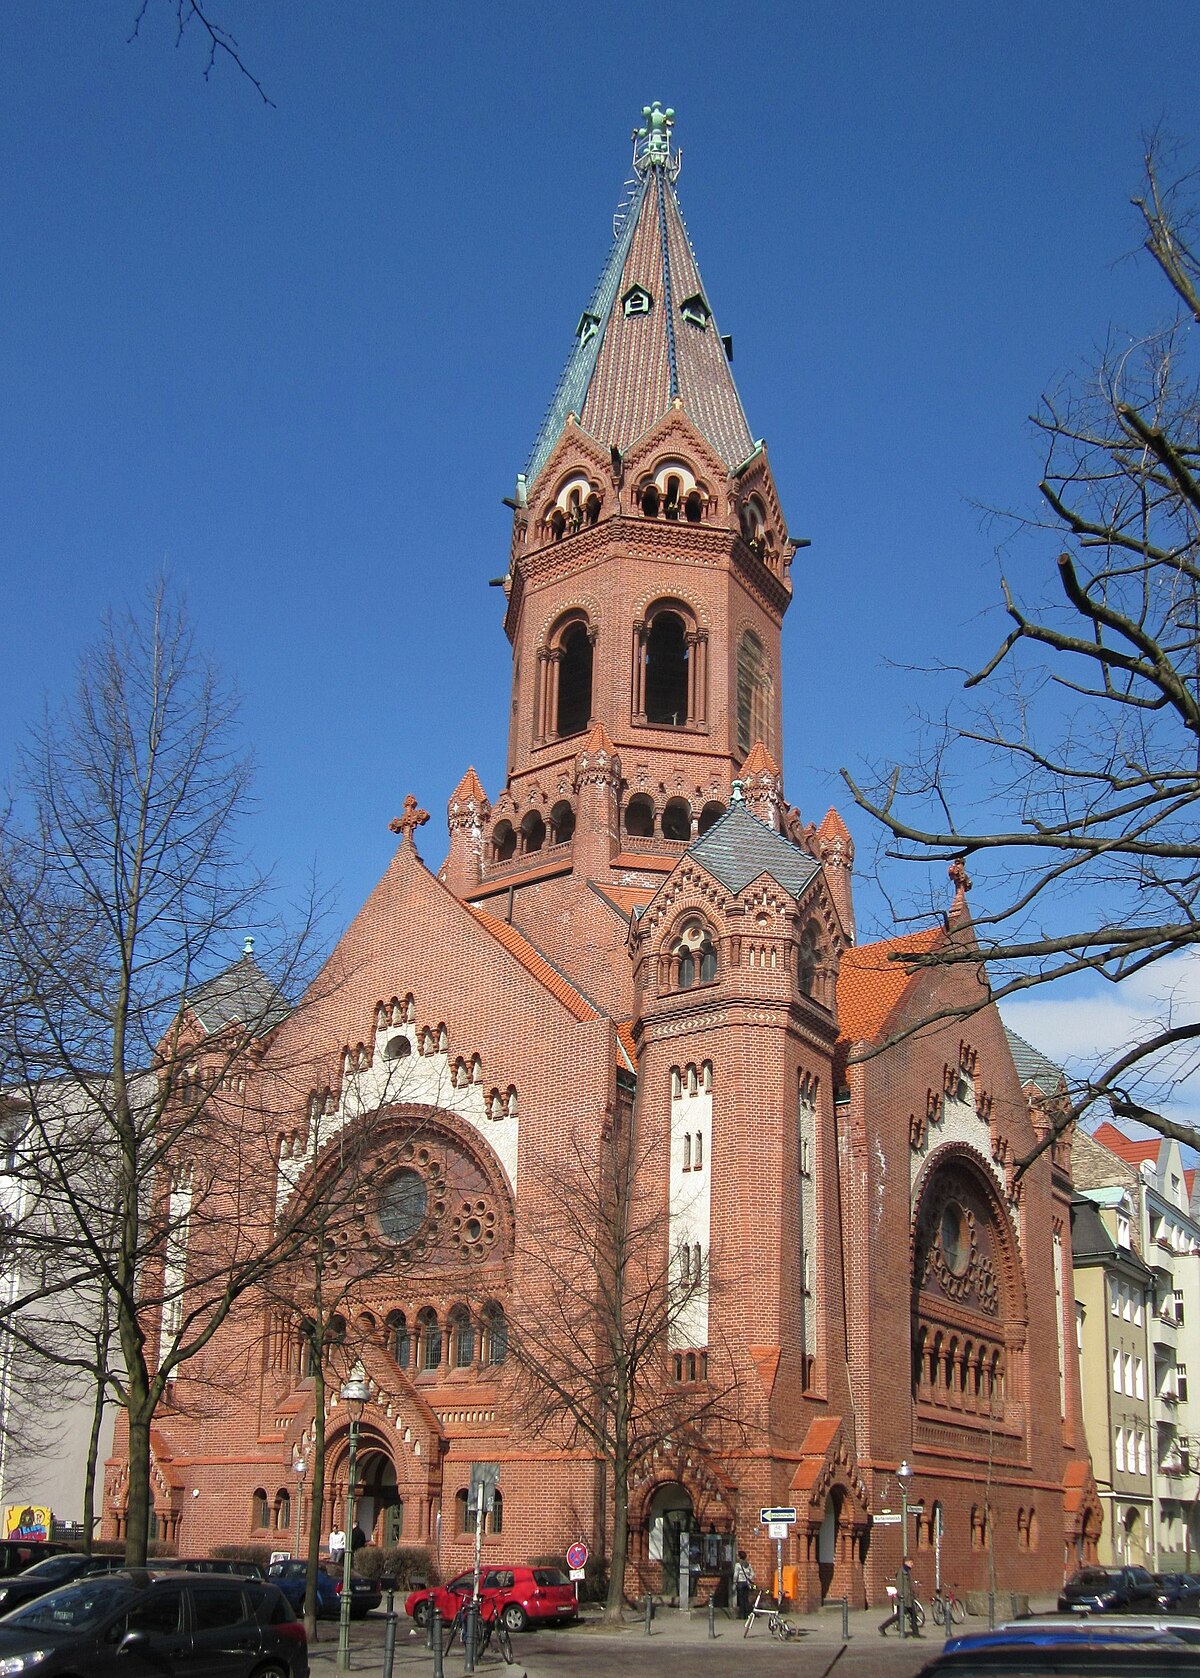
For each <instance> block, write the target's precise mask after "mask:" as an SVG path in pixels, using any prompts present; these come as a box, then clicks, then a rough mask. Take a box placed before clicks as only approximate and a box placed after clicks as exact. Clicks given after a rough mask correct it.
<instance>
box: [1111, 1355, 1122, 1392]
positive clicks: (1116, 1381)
mask: <svg viewBox="0 0 1200 1678" xmlns="http://www.w3.org/2000/svg"><path fill="white" fill-rule="evenodd" d="M1112 1375H1113V1391H1114V1392H1115V1393H1119V1392H1120V1390H1121V1354H1120V1352H1114V1353H1113V1355H1112Z"/></svg>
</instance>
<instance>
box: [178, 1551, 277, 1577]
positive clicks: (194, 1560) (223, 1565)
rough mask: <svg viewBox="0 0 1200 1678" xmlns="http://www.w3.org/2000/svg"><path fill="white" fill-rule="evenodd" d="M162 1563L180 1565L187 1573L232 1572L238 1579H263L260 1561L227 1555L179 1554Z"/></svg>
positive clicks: (264, 1572) (263, 1572)
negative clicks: (175, 1557)
mask: <svg viewBox="0 0 1200 1678" xmlns="http://www.w3.org/2000/svg"><path fill="white" fill-rule="evenodd" d="M164 1565H169V1566H171V1567H182V1568H183V1569H184V1570H185V1571H186V1572H188V1573H226V1574H228V1573H234V1574H236V1575H237V1577H238V1578H239V1579H265V1578H266V1576H267V1575H266V1571H265V1570H264V1568H263V1564H262V1563H261V1562H260V1561H234V1560H233V1559H232V1558H230V1557H227V1556H181V1557H180V1559H179V1560H178V1561H173V1562H170V1563H167V1564H164Z"/></svg>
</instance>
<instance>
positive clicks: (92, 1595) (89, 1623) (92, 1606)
mask: <svg viewBox="0 0 1200 1678" xmlns="http://www.w3.org/2000/svg"><path fill="white" fill-rule="evenodd" d="M136 1595H137V1587H136V1586H135V1585H134V1584H133V1583H132V1582H131V1581H130V1580H128V1579H116V1578H113V1576H112V1575H111V1574H102V1575H100V1576H99V1577H98V1578H95V1579H88V1580H86V1581H85V1582H84V1583H83V1584H81V1585H68V1586H67V1588H66V1589H65V1590H61V1591H51V1593H50V1595H49V1596H40V1597H38V1599H37V1601H36V1602H31V1603H30V1604H29V1605H28V1607H25V1608H18V1609H17V1611H16V1613H15V1614H10V1615H9V1616H8V1619H7V1621H6V1624H8V1625H9V1626H21V1627H22V1629H24V1630H26V1631H90V1630H91V1629H92V1627H93V1626H98V1625H99V1624H100V1622H101V1620H104V1619H107V1618H108V1616H109V1615H110V1614H112V1613H114V1612H115V1611H116V1610H117V1609H118V1608H121V1607H123V1605H124V1604H125V1603H127V1602H128V1601H129V1600H130V1598H131V1597H134V1596H136Z"/></svg>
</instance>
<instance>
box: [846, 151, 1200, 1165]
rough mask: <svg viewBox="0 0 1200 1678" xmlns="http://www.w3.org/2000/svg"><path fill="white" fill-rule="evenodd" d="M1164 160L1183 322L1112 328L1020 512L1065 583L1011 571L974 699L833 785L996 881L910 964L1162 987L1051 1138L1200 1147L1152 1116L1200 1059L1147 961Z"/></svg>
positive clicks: (1185, 304)
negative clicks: (1130, 1124)
mask: <svg viewBox="0 0 1200 1678" xmlns="http://www.w3.org/2000/svg"><path fill="white" fill-rule="evenodd" d="M1169 169H1170V165H1169V163H1168V164H1167V165H1166V166H1164V163H1163V151H1162V148H1161V146H1160V145H1158V144H1157V143H1155V144H1152V145H1151V147H1150V148H1149V150H1148V152H1147V155H1146V157H1145V189H1144V191H1143V193H1142V194H1141V195H1140V196H1139V197H1137V198H1135V199H1134V201H1133V202H1134V205H1135V207H1136V210H1137V213H1138V216H1139V218H1140V225H1141V230H1142V235H1143V240H1144V248H1145V250H1146V251H1148V252H1149V254H1150V256H1151V257H1152V258H1153V260H1154V262H1155V263H1156V264H1157V265H1158V268H1159V269H1160V271H1161V274H1162V276H1163V277H1164V278H1165V279H1166V282H1167V284H1168V286H1169V287H1170V293H1171V296H1170V303H1171V306H1172V308H1173V310H1174V318H1173V319H1172V320H1170V321H1169V322H1168V323H1167V324H1166V325H1165V326H1163V327H1161V328H1160V329H1158V330H1156V331H1154V332H1152V333H1150V334H1149V335H1146V336H1143V337H1141V338H1140V339H1138V340H1137V341H1135V342H1132V343H1130V342H1118V341H1117V340H1116V339H1115V338H1114V340H1113V341H1112V342H1111V343H1110V346H1109V348H1108V350H1107V352H1106V353H1105V354H1104V356H1103V358H1102V360H1101V362H1100V365H1099V366H1098V367H1097V368H1096V369H1095V370H1094V372H1093V373H1092V374H1091V375H1090V377H1088V378H1087V379H1086V381H1083V382H1082V383H1081V382H1074V383H1072V384H1070V385H1068V386H1067V387H1066V388H1064V390H1063V391H1062V392H1060V393H1056V394H1054V395H1051V396H1047V397H1046V398H1044V399H1043V403H1042V406H1041V409H1040V411H1039V412H1038V413H1037V414H1036V415H1035V416H1034V424H1035V426H1036V428H1037V431H1038V432H1039V433H1040V435H1041V436H1042V437H1043V438H1044V439H1045V447H1046V453H1045V465H1044V471H1043V476H1042V481H1041V484H1040V491H1041V497H1042V504H1043V511H1042V512H1041V513H1040V514H1038V515H1037V516H1036V517H1034V518H1031V519H1028V520H1023V521H1020V522H1021V523H1022V524H1023V525H1024V526H1025V529H1026V532H1027V533H1028V532H1030V531H1031V532H1032V533H1033V535H1034V537H1035V538H1039V537H1041V536H1042V535H1044V533H1046V532H1049V533H1051V534H1052V535H1053V536H1054V537H1055V538H1056V539H1057V540H1059V541H1061V539H1062V538H1063V537H1064V536H1065V537H1066V539H1067V547H1066V550H1065V551H1063V552H1061V553H1060V554H1059V557H1058V562H1057V585H1056V588H1055V589H1054V590H1053V591H1052V593H1051V594H1050V595H1049V596H1048V597H1047V599H1045V600H1044V601H1043V602H1042V603H1041V604H1040V605H1038V606H1036V607H1031V606H1027V605H1025V604H1023V603H1022V602H1021V601H1020V600H1019V599H1018V598H1017V596H1016V593H1015V592H1014V591H1013V590H1012V589H1011V588H1010V587H1009V584H1008V582H1007V580H1003V579H1002V590H1003V603H1004V610H1005V612H1006V613H1007V616H1008V618H1009V620H1010V622H1011V628H1010V629H1009V631H1008V633H1007V635H1006V636H1005V638H1004V640H1003V642H1002V643H1001V645H1000V646H999V647H998V648H997V650H996V651H995V653H994V654H993V655H992V657H991V658H990V659H989V660H988V661H987V663H986V664H985V665H984V666H983V667H982V668H981V669H979V670H976V671H973V672H969V673H966V676H967V679H966V682H965V687H966V689H967V690H969V691H970V692H971V693H972V695H973V696H977V697H973V700H972V701H971V702H968V704H967V707H966V709H965V711H960V712H959V713H957V714H953V715H951V716H950V717H949V718H947V719H945V720H944V721H943V723H942V724H940V725H938V726H937V727H935V728H930V729H929V730H928V732H927V734H926V737H925V741H924V744H923V747H922V751H921V754H920V756H919V758H918V760H917V761H916V762H915V763H913V764H911V765H909V766H908V767H907V768H905V769H896V770H894V771H893V772H892V773H891V775H890V776H889V777H888V778H886V779H885V780H884V781H883V782H882V784H880V785H877V786H875V787H866V788H865V787H862V786H860V785H858V784H857V783H856V781H855V780H854V779H853V778H852V777H851V776H850V775H849V774H848V773H847V772H846V771H843V774H844V775H845V778H846V781H847V783H848V785H849V787H850V790H851V792H852V793H853V795H854V798H855V800H856V802H857V803H858V804H859V805H860V806H861V808H862V809H864V810H866V811H867V812H868V813H869V814H871V815H872V816H873V817H875V818H876V820H877V821H879V822H881V823H882V824H883V826H884V828H885V829H886V836H887V854H888V855H889V856H891V857H897V858H903V859H906V860H916V861H919V862H923V863H929V862H931V861H936V860H941V861H942V862H951V863H953V864H957V865H959V866H961V862H962V860H963V859H969V860H970V862H971V866H972V869H973V871H975V872H976V876H977V879H976V883H977V884H980V883H983V882H984V881H986V885H987V895H986V903H987V908H986V912H983V913H980V914H979V915H978V916H977V917H976V919H975V921H974V923H973V937H972V936H969V935H967V936H962V937H955V938H950V939H947V940H945V941H943V942H941V943H939V944H938V945H937V946H936V947H935V948H934V949H932V950H928V951H925V952H924V953H922V954H919V955H903V956H901V957H899V958H898V959H902V960H903V961H905V963H906V964H907V965H909V966H911V967H913V968H917V967H937V966H942V965H947V964H951V963H961V962H967V963H969V964H972V965H978V964H979V962H980V960H981V958H982V960H984V961H986V963H987V968H988V972H989V975H990V978H991V991H990V997H989V996H988V995H987V993H986V991H985V992H984V993H982V994H983V995H984V997H985V999H986V1000H991V1001H996V1002H1001V1001H1003V1000H1004V999H1005V998H1006V997H1013V996H1017V995H1020V994H1021V993H1022V992H1024V991H1026V990H1028V989H1030V988H1031V987H1034V986H1038V985H1044V984H1046V983H1049V982H1051V981H1055V980H1063V979H1071V978H1073V977H1078V976H1081V975H1089V974H1090V975H1099V976H1100V977H1102V978H1104V979H1106V980H1109V981H1110V982H1111V983H1112V984H1114V985H1120V984H1121V983H1122V982H1123V981H1126V980H1129V979H1131V978H1133V977H1134V976H1135V975H1138V974H1147V975H1148V976H1149V982H1150V983H1151V984H1154V983H1156V982H1157V984H1158V987H1159V994H1158V995H1157V997H1155V998H1154V1000H1153V1002H1152V1003H1151V1005H1150V1006H1149V1007H1148V1008H1147V1009H1146V1013H1147V1017H1146V1018H1145V1019H1144V1020H1143V1021H1142V1022H1141V1023H1140V1025H1139V1027H1138V1029H1137V1030H1136V1031H1135V1032H1134V1033H1133V1034H1132V1036H1131V1037H1130V1039H1129V1040H1128V1041H1125V1042H1123V1043H1121V1044H1119V1045H1115V1046H1114V1048H1113V1050H1112V1052H1111V1053H1110V1054H1108V1055H1106V1056H1105V1057H1104V1059H1103V1060H1101V1061H1100V1062H1099V1063H1098V1064H1096V1065H1095V1066H1093V1067H1091V1068H1090V1069H1088V1071H1087V1073H1086V1075H1084V1076H1080V1077H1076V1078H1075V1080H1074V1081H1073V1083H1072V1085H1071V1103H1070V1106H1069V1108H1068V1109H1067V1110H1066V1111H1065V1112H1064V1114H1063V1115H1062V1117H1061V1119H1060V1121H1059V1125H1058V1128H1059V1129H1061V1128H1063V1126H1065V1125H1066V1124H1069V1123H1071V1122H1072V1121H1073V1120H1074V1119H1077V1118H1078V1117H1079V1116H1080V1115H1081V1114H1083V1113H1085V1112H1086V1111H1087V1110H1088V1109H1089V1108H1090V1107H1092V1105H1093V1104H1094V1103H1096V1102H1101V1101H1104V1102H1107V1103H1108V1104H1109V1106H1110V1107H1111V1109H1112V1111H1113V1113H1114V1114H1115V1115H1117V1116H1118V1117H1121V1118H1134V1119H1139V1120H1142V1121H1144V1122H1145V1123H1147V1124H1148V1125H1151V1126H1152V1127H1153V1128H1155V1129H1157V1130H1159V1131H1160V1132H1161V1133H1162V1134H1163V1135H1165V1136H1173V1137H1176V1138H1177V1139H1178V1140H1180V1141H1182V1142H1185V1143H1189V1144H1191V1145H1192V1146H1197V1145H1200V1132H1198V1131H1197V1129H1196V1127H1194V1126H1192V1125H1189V1124H1185V1123H1181V1122H1179V1121H1177V1120H1175V1119H1173V1118H1171V1117H1169V1116H1167V1115H1165V1114H1163V1113H1161V1112H1160V1111H1158V1110H1157V1109H1158V1108H1159V1107H1160V1106H1161V1105H1162V1104H1163V1103H1164V1102H1165V1101H1167V1100H1168V1099H1169V1098H1170V1096H1171V1094H1172V1092H1173V1091H1174V1090H1175V1088H1176V1087H1177V1086H1178V1085H1179V1083H1180V1082H1181V1081H1182V1080H1183V1079H1185V1078H1186V1077H1187V1076H1189V1074H1190V1073H1191V1072H1192V1071H1193V1070H1194V1069H1195V1067H1196V1064H1197V1050H1198V1048H1200V1019H1198V1018H1197V1017H1196V1009H1195V1005H1194V1002H1193V1001H1192V999H1191V998H1189V997H1188V995H1187V994H1186V986H1184V985H1182V984H1181V983H1180V980H1179V971H1178V967H1177V966H1176V967H1174V968H1172V966H1171V964H1170V963H1167V964H1166V965H1164V966H1157V965H1156V964H1163V963H1164V962H1165V958H1168V957H1172V956H1177V955H1179V954H1181V953H1184V954H1188V955H1191V954H1192V953H1194V951H1195V947H1196V944H1197V942H1198V941H1200V922H1198V920H1197V898H1198V894H1200V830H1198V829H1197V823H1196V811H1197V809H1198V808H1200V803H1198V802H1197V801H1198V799H1200V685H1198V682H1200V616H1198V614H1200V378H1198V369H1197V364H1196V357H1197V349H1198V347H1200V346H1198V344H1197V341H1196V334H1195V332H1194V330H1193V328H1194V326H1195V324H1196V323H1197V322H1200V246H1198V245H1197V243H1196V242H1195V230H1196V222H1195V215H1196V207H1197V191H1198V187H1200V181H1198V178H1197V176H1196V175H1195V174H1193V175H1182V174H1179V173H1178V172H1177V171H1176V172H1175V173H1174V176H1173V178H1172V179H1171V180H1170V182H1169V184H1168V183H1167V181H1166V180H1165V178H1164V174H1165V170H1169ZM955 872H956V873H957V872H958V868H957V867H956V869H955ZM947 1012H953V1010H947ZM1050 1140H1052V1137H1050V1136H1047V1138H1046V1144H1048V1142H1049V1141H1050ZM1046 1144H1043V1145H1046ZM1039 1151H1040V1150H1039Z"/></svg>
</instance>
